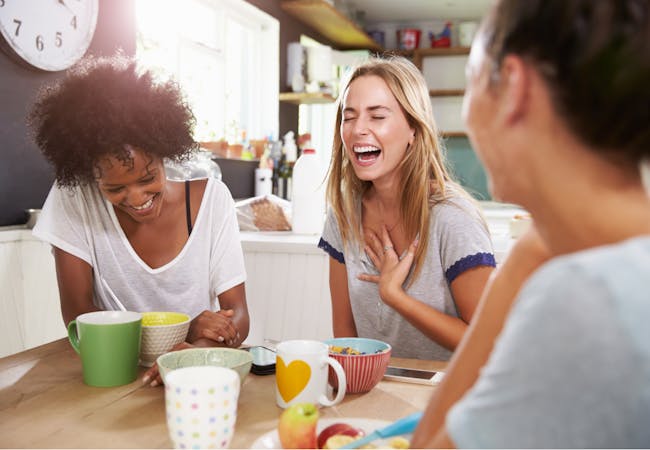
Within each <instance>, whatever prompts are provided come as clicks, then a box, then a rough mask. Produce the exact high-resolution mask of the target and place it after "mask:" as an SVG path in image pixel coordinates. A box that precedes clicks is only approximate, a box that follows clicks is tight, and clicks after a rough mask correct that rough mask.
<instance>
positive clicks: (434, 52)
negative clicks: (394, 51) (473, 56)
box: [413, 47, 470, 70]
mask: <svg viewBox="0 0 650 450" xmlns="http://www.w3.org/2000/svg"><path fill="white" fill-rule="evenodd" d="M469 50H470V48H469V47H439V48H419V49H417V50H415V52H414V53H413V63H414V64H415V65H416V66H418V67H419V68H420V70H422V59H423V58H424V57H425V56H456V55H469Z"/></svg>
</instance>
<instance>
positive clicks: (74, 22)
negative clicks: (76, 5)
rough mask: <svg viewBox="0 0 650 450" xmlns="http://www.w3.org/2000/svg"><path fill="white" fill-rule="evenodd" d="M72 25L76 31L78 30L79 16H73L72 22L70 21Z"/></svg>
mask: <svg viewBox="0 0 650 450" xmlns="http://www.w3.org/2000/svg"><path fill="white" fill-rule="evenodd" d="M70 25H72V28H74V29H75V30H76V29H77V16H72V20H71V21H70Z"/></svg>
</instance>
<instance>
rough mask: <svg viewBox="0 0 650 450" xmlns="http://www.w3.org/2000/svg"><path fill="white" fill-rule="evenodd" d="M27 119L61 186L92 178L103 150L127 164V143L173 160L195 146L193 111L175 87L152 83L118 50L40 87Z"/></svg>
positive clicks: (148, 75)
mask: <svg viewBox="0 0 650 450" xmlns="http://www.w3.org/2000/svg"><path fill="white" fill-rule="evenodd" d="M28 120H29V124H30V126H31V129H32V131H33V133H34V139H35V141H36V143H37V145H38V146H39V147H40V149H41V151H42V152H43V154H44V155H45V157H46V158H47V160H48V161H49V162H50V163H52V165H53V166H54V171H55V176H56V180H57V183H58V184H59V185H60V186H66V187H71V186H76V185H78V184H80V183H89V182H92V181H94V179H95V168H96V163H97V161H98V160H99V159H101V158H102V157H104V156H106V155H113V156H115V157H116V158H118V159H120V160H122V161H124V162H125V163H128V160H129V152H128V150H127V148H126V147H125V146H127V145H130V146H133V147H137V148H140V149H142V150H144V151H146V152H147V153H149V154H150V155H153V156H157V157H160V158H170V159H172V160H182V159H185V158H186V157H187V156H188V155H189V153H190V152H191V151H192V150H193V149H194V148H195V147H196V143H195V142H194V139H193V137H192V130H193V127H194V123H195V119H194V115H193V114H192V111H191V110H190V108H189V106H188V105H187V103H186V102H185V100H184V98H183V95H182V93H181V91H180V89H179V87H178V85H177V84H176V83H174V82H172V81H166V82H156V81H155V80H154V77H153V75H152V74H151V73H150V72H147V71H142V72H141V71H139V70H138V68H137V65H136V63H135V61H134V60H132V59H130V58H127V57H124V56H122V55H116V56H113V57H108V58H95V57H87V58H84V59H83V60H82V61H81V62H79V63H78V64H76V65H75V66H74V67H73V68H71V69H70V70H68V72H67V73H66V75H65V77H64V78H62V79H61V80H59V81H58V82H56V83H54V84H52V85H48V86H45V87H43V89H41V91H40V92H39V95H38V98H37V100H36V102H35V104H34V106H33V108H32V110H31V112H30V114H29V118H28Z"/></svg>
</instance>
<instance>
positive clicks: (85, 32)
mask: <svg viewBox="0 0 650 450" xmlns="http://www.w3.org/2000/svg"><path fill="white" fill-rule="evenodd" d="M98 2H99V0H0V33H1V34H2V38H0V47H2V48H3V50H5V52H7V53H8V54H9V55H10V56H12V57H16V56H17V57H19V58H20V59H21V60H22V61H25V62H27V63H28V64H29V65H30V66H32V67H37V68H39V69H42V70H49V71H58V70H64V69H66V68H68V67H70V66H71V65H72V64H74V63H75V62H77V61H78V60H79V59H80V58H81V57H82V56H83V55H84V54H85V53H86V50H88V46H89V45H90V41H91V40H92V37H93V33H94V32H95V25H96V24H97V12H98V9H99V5H98Z"/></svg>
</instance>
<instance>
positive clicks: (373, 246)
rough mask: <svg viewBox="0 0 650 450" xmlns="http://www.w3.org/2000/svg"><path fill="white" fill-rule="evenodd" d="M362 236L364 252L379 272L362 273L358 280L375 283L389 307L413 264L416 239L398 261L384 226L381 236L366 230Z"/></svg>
mask: <svg viewBox="0 0 650 450" xmlns="http://www.w3.org/2000/svg"><path fill="white" fill-rule="evenodd" d="M364 234H365V236H364V237H365V241H366V245H365V247H364V250H365V252H366V254H367V255H368V257H369V258H370V260H371V261H372V263H373V264H374V265H375V267H376V268H377V269H378V270H379V275H373V274H369V273H362V274H360V275H359V276H358V278H359V279H360V280H363V281H370V282H372V283H377V284H378V286H379V296H380V297H381V299H382V300H383V302H384V303H386V304H387V305H390V304H391V300H392V299H394V298H395V297H396V296H397V295H398V294H400V293H402V292H403V290H404V289H403V287H402V285H403V284H404V281H405V280H406V277H407V276H408V273H409V270H410V269H411V265H412V264H413V260H414V258H415V250H416V248H417V245H418V241H417V239H416V240H415V241H413V243H411V245H409V248H408V250H407V252H406V253H405V254H404V256H403V257H402V259H400V258H399V256H398V255H397V253H396V252H395V248H394V246H393V241H392V240H391V238H390V234H388V230H387V229H386V226H382V231H381V236H378V235H377V233H375V232H374V231H372V230H366V231H365V233H364Z"/></svg>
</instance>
